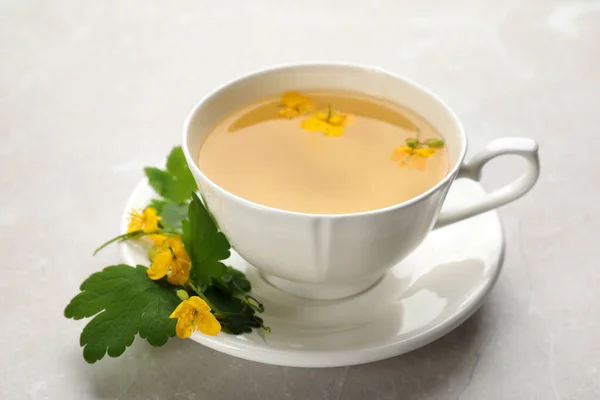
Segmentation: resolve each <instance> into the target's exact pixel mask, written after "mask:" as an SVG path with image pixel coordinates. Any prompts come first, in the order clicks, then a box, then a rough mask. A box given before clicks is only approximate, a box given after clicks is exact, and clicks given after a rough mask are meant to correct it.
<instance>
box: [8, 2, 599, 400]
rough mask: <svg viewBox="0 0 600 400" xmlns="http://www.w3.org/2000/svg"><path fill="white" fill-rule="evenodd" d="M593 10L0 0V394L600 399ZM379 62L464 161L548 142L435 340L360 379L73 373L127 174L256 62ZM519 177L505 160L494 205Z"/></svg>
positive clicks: (190, 361)
mask: <svg viewBox="0 0 600 400" xmlns="http://www.w3.org/2000/svg"><path fill="white" fill-rule="evenodd" d="M599 39H600V1H593V0H588V1H585V0H580V1H574V0H573V1H567V0H564V1H552V0H506V1H496V2H492V1H477V0H453V1H433V0H425V1H421V2H418V5H417V2H413V1H408V0H406V1H398V0H387V1H386V0H368V1H367V0H362V1H361V0H344V1H341V0H319V1H317V0H303V1H295V2H292V1H285V0H279V1H270V0H253V1H241V0H237V1H233V0H230V1H226V2H223V3H222V4H221V3H219V2H216V1H208V0H195V1H183V0H182V1H172V2H159V1H148V0H144V1H142V0H135V1H133V0H127V1H125V0H122V1H113V0H110V1H109V0H107V1H89V2H83V1H75V0H71V1H69V0H53V1H47V0H39V1H31V0H12V1H11V0H4V1H2V2H0V248H1V252H0V254H1V258H0V259H1V261H2V263H1V267H0V268H1V270H2V279H1V280H0V313H1V316H2V330H1V331H0V354H1V356H0V398H2V399H10V400H17V399H60V400H67V399H117V398H119V399H215V400H216V399H275V400H282V399H334V400H335V399H463V400H467V399H486V400H496V399H511V400H518V399H540V400H546V399H589V400H592V399H600V267H599V265H598V264H599V263H598V259H597V257H598V256H599V252H598V249H599V246H598V244H597V243H596V240H597V239H598V234H599V233H600V229H599V228H600V222H599V221H600V206H599V205H598V197H599V196H600V188H599V186H598V182H599V179H600V162H599V161H598V157H599V149H600V140H599V137H600V130H599V126H600V45H599V44H598V40H599ZM306 60H337V61H349V62H359V63H366V64H374V65H377V66H381V67H383V68H386V69H389V70H392V71H395V72H397V73H401V74H403V75H406V76H409V77H411V78H413V79H415V80H417V81H419V82H421V83H422V84H424V85H426V86H428V87H430V88H431V89H432V90H434V91H436V92H437V93H438V94H440V95H441V96H442V97H443V98H444V99H446V100H447V101H448V103H449V104H450V105H451V106H452V107H453V108H454V109H455V110H456V112H457V113H458V114H459V116H460V117H461V118H462V119H463V121H464V123H465V125H466V127H467V130H468V131H469V135H470V138H471V151H474V150H476V149H478V148H481V147H482V146H483V145H484V144H485V143H486V142H487V141H489V140H490V139H492V138H495V137H499V136H506V135H513V136H527V137H531V138H534V139H536V140H538V141H539V143H540V145H541V158H542V169H543V172H542V176H541V178H540V181H539V184H538V185H537V187H536V188H535V189H534V190H533V191H532V192H531V193H530V194H529V195H528V196H527V197H525V198H523V199H522V200H520V201H518V202H516V203H514V204H512V205H510V206H507V207H505V208H503V209H502V210H501V211H500V214H501V217H502V220H503V223H504V226H505V230H506V235H507V256H506V261H505V264H504V271H503V273H502V275H501V278H500V280H499V282H498V284H497V286H496V288H495V289H494V290H493V292H492V293H491V294H490V296H489V298H488V299H487V300H486V302H485V303H484V305H483V307H482V308H481V309H480V311H479V312H477V313H476V314H475V315H474V316H473V317H472V318H471V319H470V320H468V321H467V322H466V323H465V324H464V325H462V326H461V327H459V328H458V329H456V330H455V331H454V332H452V333H450V334H449V335H447V336H446V337H444V338H442V339H440V340H438V341H437V342H435V343H433V344H430V345H428V346H426V347H424V348H421V349H419V350H416V351H414V352H412V353H410V354H406V355H404V356H400V357H396V358H393V359H390V360H387V361H381V362H377V363H372V364H368V365H362V366H354V367H348V368H335V369H322V370H317V369H294V368H280V367H274V366H267V365H261V364H257V363H253V362H247V361H243V360H238V359H235V358H232V357H229V356H226V355H222V354H219V353H216V352H214V351H212V350H210V349H208V348H204V347H202V346H200V345H198V344H195V343H193V342H191V341H178V340H173V341H172V342H171V343H169V344H168V345H167V346H165V347H163V348H159V349H155V348H151V347H150V346H148V345H147V344H145V343H143V342H141V341H138V342H136V343H135V344H134V346H133V347H132V348H131V349H129V350H128V351H127V352H126V354H125V355H124V356H123V357H121V358H118V359H105V360H102V361H101V362H99V363H97V364H95V365H88V364H86V363H85V362H84V361H83V359H82V356H81V349H80V348H79V345H78V340H79V333H80V329H81V328H82V327H83V322H82V321H78V322H73V321H71V320H66V319H64V318H63V317H62V312H63V309H64V306H65V305H66V303H67V302H68V300H69V299H70V298H71V297H72V296H73V295H74V294H75V293H76V291H77V288H78V285H79V284H80V282H81V281H82V280H83V279H84V278H85V277H87V276H88V275H89V274H90V273H92V272H93V271H96V270H98V269H99V268H102V267H103V266H105V265H108V264H111V263H115V262H117V261H119V255H118V251H117V249H116V248H115V247H113V248H110V249H108V250H107V251H105V252H103V253H102V254H100V255H99V256H97V257H95V258H93V257H91V252H92V250H93V249H94V247H95V246H96V245H97V244H98V243H99V242H101V241H103V240H104V239H106V238H107V237H110V236H112V235H114V234H115V232H116V229H118V221H119V217H120V214H121V212H122V210H123V207H124V203H125V201H126V199H127V197H128V196H129V194H130V191H131V189H132V187H133V185H134V184H135V183H136V182H137V181H138V180H139V179H140V178H141V176H142V173H141V168H142V167H143V166H145V165H149V164H154V163H157V162H160V160H162V159H163V157H164V155H165V152H166V150H167V149H169V148H170V146H172V145H174V144H176V143H179V141H180V127H181V125H182V121H183V119H184V117H185V115H186V113H187V112H188V110H189V109H190V108H191V107H192V105H193V104H194V103H195V102H196V101H197V100H198V99H199V98H200V97H201V96H202V95H203V94H205V93H206V92H207V91H209V90H211V89H212V88H214V87H215V86H217V85H219V84H221V83H223V82H225V81H226V80H229V79H231V78H233V77H235V76H237V75H239V74H242V73H245V72H248V71H249V70H252V69H256V68H260V67H263V66H266V65H269V64H275V63H284V62H293V61H306ZM521 167H522V165H521V164H519V163H518V162H513V160H511V159H509V158H504V159H502V160H498V161H497V162H494V163H493V164H492V165H490V167H489V168H488V169H486V171H485V176H484V180H485V183H486V185H487V186H488V187H490V186H492V185H494V184H500V183H502V182H506V181H508V180H509V179H510V178H511V177H513V176H515V175H516V174H517V173H518V172H519V171H520V169H521Z"/></svg>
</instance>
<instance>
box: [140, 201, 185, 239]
mask: <svg viewBox="0 0 600 400" xmlns="http://www.w3.org/2000/svg"><path fill="white" fill-rule="evenodd" d="M149 206H150V207H153V208H155V209H156V211H157V212H158V215H160V216H161V217H162V220H161V224H162V225H164V226H165V227H166V228H170V229H172V230H175V231H180V230H181V222H182V221H183V220H184V219H185V218H186V217H187V212H188V206H189V204H188V203H176V202H173V201H168V200H157V199H153V200H151V201H150V204H149Z"/></svg>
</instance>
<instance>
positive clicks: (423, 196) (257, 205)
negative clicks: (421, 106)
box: [182, 62, 467, 218]
mask: <svg viewBox="0 0 600 400" xmlns="http://www.w3.org/2000/svg"><path fill="white" fill-rule="evenodd" d="M307 67H308V68H345V69H353V70H361V71H366V72H369V73H376V74H382V75H386V76H388V77H390V78H392V79H395V80H398V81H401V82H403V83H404V84H407V85H409V86H412V87H413V88H415V89H417V90H419V91H421V92H424V93H425V94H426V95H428V96H429V97H431V98H432V99H433V100H434V101H436V102H437V103H439V104H440V105H441V106H442V107H443V108H444V109H445V110H446V112H447V113H448V115H449V116H450V117H451V118H452V120H453V121H454V122H455V123H456V125H457V126H458V128H459V136H460V139H461V144H460V153H459V156H458V158H457V160H456V163H455V164H454V166H453V167H452V168H451V169H450V171H449V172H448V173H447V174H446V176H445V177H444V178H443V179H442V180H441V181H439V182H438V183H437V184H435V185H434V186H432V187H431V188H429V189H428V190H426V191H425V192H423V193H421V194H419V195H418V196H415V197H412V198H410V199H408V200H406V201H403V202H401V203H398V204H394V205H391V206H388V207H384V208H378V209H375V210H368V211H361V212H355V213H344V214H317V213H305V212H299V211H289V210H283V209H280V208H275V207H269V206H265V205H263V204H260V203H256V202H254V201H251V200H248V199H245V198H243V197H241V196H238V195H236V194H234V193H231V192H230V191H228V190H226V189H224V188H222V187H221V186H219V185H218V184H216V183H215V182H213V181H212V180H211V179H210V178H209V177H208V176H206V174H204V172H202V170H201V169H200V167H199V166H198V165H197V164H196V161H195V159H194V158H193V157H192V155H191V153H190V150H189V147H188V138H189V135H190V129H189V128H190V124H191V122H192V119H193V118H194V116H195V115H196V114H197V113H198V112H199V111H200V109H201V108H202V106H203V105H204V104H205V103H206V102H207V101H209V100H210V99H212V98H213V97H215V96H217V95H218V94H219V93H220V92H221V91H223V90H225V89H227V88H229V87H231V86H234V85H237V84H239V83H241V82H243V81H244V80H246V79H248V78H251V77H255V76H260V75H267V74H270V73H273V72H276V71H281V70H287V69H297V68H307ZM182 148H183V153H184V155H185V157H186V160H187V163H188V167H189V168H190V169H193V172H195V173H197V174H199V175H200V176H201V177H202V178H203V179H204V180H206V181H207V182H208V183H209V184H210V185H212V186H213V188H215V189H216V190H217V191H219V192H220V193H221V194H222V195H225V196H229V197H230V198H232V199H234V200H235V201H237V202H240V203H242V204H244V205H246V206H249V207H252V208H255V209H258V210H261V211H268V212H271V213H276V214H281V215H294V216H303V217H309V218H348V217H362V216H370V215H377V214H381V213H386V212H389V211H395V210H399V209H403V208H407V207H409V206H411V205H413V204H416V203H419V202H420V201H422V200H424V199H426V198H428V197H430V196H431V195H432V194H433V193H435V192H437V191H438V190H439V189H440V188H442V187H443V186H444V185H446V184H447V183H448V182H449V181H451V180H452V179H454V177H455V176H456V175H457V173H458V170H459V169H460V167H461V165H462V163H463V160H464V158H465V155H466V153H467V134H466V132H465V128H464V126H463V125H462V123H461V121H460V119H459V118H458V116H457V115H456V114H455V113H454V111H453V110H452V109H451V108H450V107H449V106H448V104H446V102H444V101H443V100H442V99H441V98H440V97H439V96H437V95H436V94H435V93H433V92H432V91H430V90H429V89H427V88H425V87H424V86H422V85H420V84H418V83H416V82H415V81H413V80H411V79H408V78H405V77H403V76H400V75H397V74H394V73H392V72H389V71H387V70H384V69H383V68H379V67H375V66H370V65H363V64H357V63H345V62H297V63H286V64H276V65H271V66H268V67H265V68H260V69H256V70H253V71H250V72H248V73H245V74H243V75H241V76H239V77H237V78H234V79H232V80H230V81H229V82H226V83H224V84H222V85H220V86H218V87H216V88H215V89H213V90H212V91H211V92H209V93H208V94H207V95H205V96H204V97H203V98H202V99H200V101H199V102H198V103H196V105H195V106H194V107H193V108H192V110H191V111H190V112H189V113H188V116H187V118H186V119H185V122H184V124H183V136H182ZM199 190H201V188H200V187H199Z"/></svg>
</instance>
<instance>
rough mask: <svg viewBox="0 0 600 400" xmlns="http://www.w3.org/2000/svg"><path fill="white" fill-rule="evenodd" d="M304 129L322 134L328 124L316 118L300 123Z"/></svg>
mask: <svg viewBox="0 0 600 400" xmlns="http://www.w3.org/2000/svg"><path fill="white" fill-rule="evenodd" d="M300 126H301V127H302V129H305V130H307V131H309V132H322V131H323V129H327V126H328V125H327V124H326V123H325V122H323V121H321V120H320V119H317V118H316V117H313V118H307V119H305V120H304V121H302V122H301V123H300Z"/></svg>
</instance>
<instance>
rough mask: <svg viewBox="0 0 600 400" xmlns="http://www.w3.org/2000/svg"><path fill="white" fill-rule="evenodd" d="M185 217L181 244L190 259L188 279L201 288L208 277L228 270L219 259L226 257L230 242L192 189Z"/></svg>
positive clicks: (217, 275) (215, 276)
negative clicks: (192, 192) (190, 200)
mask: <svg viewBox="0 0 600 400" xmlns="http://www.w3.org/2000/svg"><path fill="white" fill-rule="evenodd" d="M188 221H189V222H184V224H183V245H184V246H185V249H186V250H187V252H188V254H189V256H190V259H191V261H192V267H191V270H190V279H191V280H192V281H194V282H197V283H198V284H200V285H201V286H202V287H203V288H204V287H206V286H208V285H210V284H211V277H214V278H220V277H221V276H222V275H223V274H225V273H226V272H227V267H226V266H225V264H223V263H222V262H221V260H225V259H227V258H229V255H230V252H229V249H230V248H231V245H230V244H229V241H228V240H227V238H226V237H225V235H224V234H223V233H222V232H219V230H218V229H217V225H216V224H215V222H214V220H213V219H212V216H211V215H210V214H209V212H208V211H207V210H206V208H204V205H203V204H202V202H201V201H200V199H199V198H198V196H197V195H196V194H195V193H194V194H193V195H192V202H191V203H190V205H189V208H188Z"/></svg>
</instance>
